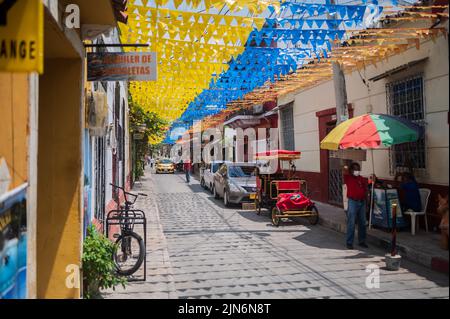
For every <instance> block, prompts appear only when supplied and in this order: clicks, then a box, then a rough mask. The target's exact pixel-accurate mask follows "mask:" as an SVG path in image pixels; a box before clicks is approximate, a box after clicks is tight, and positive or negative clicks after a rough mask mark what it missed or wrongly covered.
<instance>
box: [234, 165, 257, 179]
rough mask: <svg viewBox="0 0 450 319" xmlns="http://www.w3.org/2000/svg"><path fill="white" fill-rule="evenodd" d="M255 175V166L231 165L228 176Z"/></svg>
mask: <svg viewBox="0 0 450 319" xmlns="http://www.w3.org/2000/svg"><path fill="white" fill-rule="evenodd" d="M254 175H255V168H254V167H251V166H230V169H229V171H228V176H230V177H234V178H236V177H250V176H254Z"/></svg>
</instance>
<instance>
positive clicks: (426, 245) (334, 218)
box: [317, 203, 449, 274]
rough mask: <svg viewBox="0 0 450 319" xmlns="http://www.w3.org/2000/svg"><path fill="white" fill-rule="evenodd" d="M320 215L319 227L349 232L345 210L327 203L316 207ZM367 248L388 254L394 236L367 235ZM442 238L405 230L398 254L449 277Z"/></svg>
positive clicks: (371, 232)
mask: <svg viewBox="0 0 450 319" xmlns="http://www.w3.org/2000/svg"><path fill="white" fill-rule="evenodd" d="M317 208H318V209H319V212H320V224H321V225H322V226H324V227H327V228H330V229H333V230H335V231H338V232H341V233H345V232H346V217H345V212H344V210H343V209H342V208H339V207H335V206H331V205H328V204H324V203H317ZM367 242H368V244H371V245H375V246H379V247H381V248H384V249H386V252H388V251H389V247H390V245H391V234H390V233H388V232H384V231H382V230H379V229H373V228H372V229H371V230H368V232H367ZM439 243H440V234H437V233H433V232H429V233H426V232H425V231H423V230H422V231H419V232H417V233H416V235H415V236H413V235H411V232H410V231H408V230H404V231H402V232H399V233H397V246H398V251H399V254H400V255H401V256H402V257H403V258H404V259H406V260H409V261H412V262H414V263H417V264H420V265H423V266H425V267H427V268H430V269H432V270H435V271H439V272H442V273H446V274H448V267H449V266H448V259H449V258H448V257H449V253H448V251H445V250H443V249H441V248H440V245H439Z"/></svg>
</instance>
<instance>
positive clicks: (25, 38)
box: [0, 0, 44, 73]
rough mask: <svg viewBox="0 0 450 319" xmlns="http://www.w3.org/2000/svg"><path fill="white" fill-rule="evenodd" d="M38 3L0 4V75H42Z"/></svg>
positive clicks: (21, 0)
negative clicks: (18, 73)
mask: <svg viewBox="0 0 450 319" xmlns="http://www.w3.org/2000/svg"><path fill="white" fill-rule="evenodd" d="M43 66H44V7H43V4H42V0H2V1H0V72H2V71H3V72H39V73H42V72H43Z"/></svg>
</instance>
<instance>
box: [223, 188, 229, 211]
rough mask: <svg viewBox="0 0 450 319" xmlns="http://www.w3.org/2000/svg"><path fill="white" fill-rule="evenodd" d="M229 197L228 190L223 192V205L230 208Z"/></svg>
mask: <svg viewBox="0 0 450 319" xmlns="http://www.w3.org/2000/svg"><path fill="white" fill-rule="evenodd" d="M228 197H229V195H228V192H227V191H226V190H224V191H223V203H224V205H225V207H230V201H229V199H228Z"/></svg>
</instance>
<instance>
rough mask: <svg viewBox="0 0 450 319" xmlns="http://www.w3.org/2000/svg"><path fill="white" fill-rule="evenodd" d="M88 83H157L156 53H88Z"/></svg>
mask: <svg viewBox="0 0 450 319" xmlns="http://www.w3.org/2000/svg"><path fill="white" fill-rule="evenodd" d="M87 60H88V81H156V78H157V73H156V53H155V52H146V53H142V52H136V53H135V52H133V53H111V52H101V53H88V57H87Z"/></svg>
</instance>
